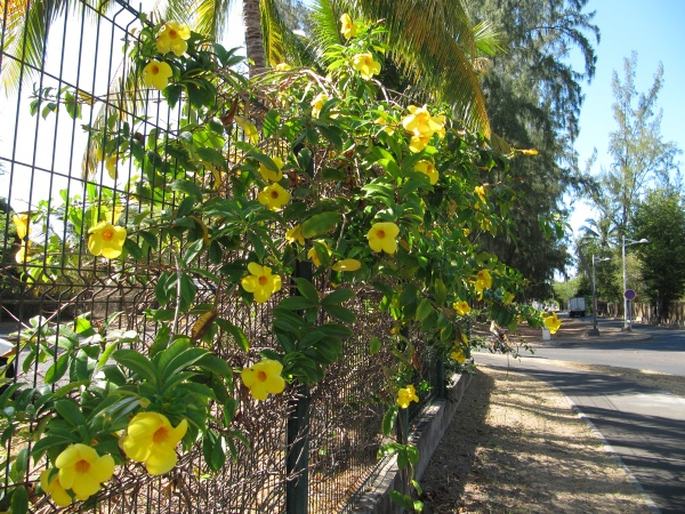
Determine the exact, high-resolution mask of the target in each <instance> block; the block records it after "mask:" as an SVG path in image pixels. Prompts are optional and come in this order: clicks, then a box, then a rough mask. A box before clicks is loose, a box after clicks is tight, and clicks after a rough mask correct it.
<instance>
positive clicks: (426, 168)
mask: <svg viewBox="0 0 685 514" xmlns="http://www.w3.org/2000/svg"><path fill="white" fill-rule="evenodd" d="M414 171H418V172H419V173H423V174H424V175H426V176H427V177H428V180H429V181H430V183H431V185H433V186H434V185H435V184H437V183H438V179H439V178H440V174H439V173H438V170H437V169H435V164H433V163H432V162H431V161H426V160H421V161H419V162H417V163H416V164H415V165H414Z"/></svg>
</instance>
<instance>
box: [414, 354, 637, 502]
mask: <svg viewBox="0 0 685 514" xmlns="http://www.w3.org/2000/svg"><path fill="white" fill-rule="evenodd" d="M421 483H422V485H423V488H424V495H423V500H424V501H425V505H426V508H425V511H424V512H427V513H434V514H447V513H476V512H477V513H524V512H525V513H533V512H534V513H559V512H568V513H622V514H637V513H647V512H650V511H649V509H648V508H647V506H646V505H647V504H646V502H645V498H644V497H643V496H642V495H641V494H640V492H639V491H638V489H637V487H636V486H635V485H634V483H633V482H631V481H630V479H629V477H628V475H627V474H626V472H625V471H624V469H623V468H622V467H621V466H620V465H619V463H618V461H617V460H616V458H615V457H614V456H612V455H611V454H609V453H607V452H606V451H605V449H604V446H603V443H602V441H601V439H600V438H599V437H598V436H597V435H596V434H595V433H594V432H593V431H592V430H591V429H590V428H589V427H588V426H587V425H586V423H585V422H584V421H582V420H581V419H580V418H578V417H577V416H576V414H575V413H574V412H573V410H572V409H571V406H570V404H569V402H568V400H567V399H566V397H564V396H563V395H561V394H560V393H559V392H558V391H556V390H555V389H553V388H551V387H549V386H548V385H546V384H545V383H543V382H540V381H538V380H535V379H532V378H530V377H528V376H526V375H523V374H519V373H514V372H500V371H495V370H493V369H489V368H487V367H483V366H481V367H479V370H478V371H477V373H476V375H475V377H474V380H473V381H472V382H471V385H470V386H469V389H468V391H467V392H466V394H465V396H464V399H463V401H462V403H461V405H460V407H459V410H458V411H457V413H456V415H455V417H454V419H453V421H452V423H451V425H450V427H449V428H448V430H447V433H446V434H445V436H444V438H443V440H442V442H441V443H440V446H439V447H438V449H437V450H436V452H435V454H434V456H433V459H432V460H431V463H430V464H429V467H428V469H427V470H426V472H425V474H424V476H423V478H422V480H421Z"/></svg>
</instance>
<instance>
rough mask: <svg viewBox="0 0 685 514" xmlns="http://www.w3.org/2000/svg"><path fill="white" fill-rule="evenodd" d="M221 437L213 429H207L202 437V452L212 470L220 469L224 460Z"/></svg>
mask: <svg viewBox="0 0 685 514" xmlns="http://www.w3.org/2000/svg"><path fill="white" fill-rule="evenodd" d="M222 439H223V438H222V437H220V436H219V435H218V434H217V433H216V432H215V431H214V430H208V431H207V432H206V433H205V434H204V436H203V437H202V454H203V455H204V458H205V462H206V463H207V464H208V465H209V468H210V469H211V470H212V471H219V470H221V468H222V467H223V465H224V463H225V462H226V454H225V452H224V449H223V447H222V445H221V441H222Z"/></svg>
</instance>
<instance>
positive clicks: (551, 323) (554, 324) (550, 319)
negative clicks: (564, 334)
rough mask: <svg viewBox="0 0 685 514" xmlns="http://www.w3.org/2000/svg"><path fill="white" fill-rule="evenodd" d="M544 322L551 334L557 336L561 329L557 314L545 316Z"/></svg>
mask: <svg viewBox="0 0 685 514" xmlns="http://www.w3.org/2000/svg"><path fill="white" fill-rule="evenodd" d="M542 322H543V323H544V324H545V327H546V328H547V330H549V333H550V334H556V333H557V330H559V328H561V320H560V319H559V318H558V317H557V313H556V312H553V313H551V314H548V315H547V316H544V317H543V318H542Z"/></svg>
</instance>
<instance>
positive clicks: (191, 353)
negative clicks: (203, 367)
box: [160, 348, 207, 380]
mask: <svg viewBox="0 0 685 514" xmlns="http://www.w3.org/2000/svg"><path fill="white" fill-rule="evenodd" d="M205 355H207V350H205V349H204V348H188V349H186V350H184V351H182V352H181V353H179V354H178V355H177V356H176V357H174V358H173V359H171V361H169V363H168V364H167V365H166V366H164V367H163V368H162V369H161V370H160V374H161V375H162V378H163V380H166V378H167V377H169V378H173V377H174V376H175V375H176V374H178V373H181V372H182V371H184V370H186V369H187V368H189V367H190V366H192V365H193V364H195V363H196V362H198V361H199V360H200V359H202V358H203V357H204V356H205Z"/></svg>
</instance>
